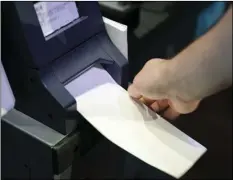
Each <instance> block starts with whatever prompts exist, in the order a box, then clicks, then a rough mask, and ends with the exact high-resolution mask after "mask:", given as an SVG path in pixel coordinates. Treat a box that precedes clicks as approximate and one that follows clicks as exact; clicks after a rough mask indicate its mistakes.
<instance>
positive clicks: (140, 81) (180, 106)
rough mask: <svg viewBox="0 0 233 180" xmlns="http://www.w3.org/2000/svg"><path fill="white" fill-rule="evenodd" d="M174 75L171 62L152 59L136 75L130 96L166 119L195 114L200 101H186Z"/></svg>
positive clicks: (129, 90) (130, 89)
mask: <svg viewBox="0 0 233 180" xmlns="http://www.w3.org/2000/svg"><path fill="white" fill-rule="evenodd" d="M176 81H177V80H176V76H174V74H173V73H172V66H171V61H167V60H163V59H152V60H150V61H148V62H147V63H146V64H145V66H144V67H143V68H142V70H141V71H140V72H139V73H138V74H137V75H136V77H135V78H134V80H133V83H132V84H131V85H130V86H129V88H128V92H129V95H130V96H132V97H133V98H136V99H139V100H141V101H142V102H143V103H145V104H146V105H147V106H148V107H150V108H151V109H152V110H154V111H155V112H157V113H159V114H160V115H161V116H163V117H164V118H166V119H169V120H173V119H176V118H177V117H178V116H179V115H180V114H187V113H191V112H193V111H194V110H195V109H196V108H197V107H198V105H199V102H200V101H198V100H197V101H185V100H184V98H183V97H182V90H180V89H179V86H178V85H177V83H176Z"/></svg>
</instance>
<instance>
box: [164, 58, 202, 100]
mask: <svg viewBox="0 0 233 180" xmlns="http://www.w3.org/2000/svg"><path fill="white" fill-rule="evenodd" d="M185 67H186V68H185ZM164 71H166V81H167V90H168V95H169V97H170V98H176V99H179V100H181V101H183V102H187V103H188V102H193V101H200V98H198V96H197V94H196V92H198V90H197V89H196V88H194V87H193V86H194V84H192V81H191V79H189V77H191V76H190V71H191V69H189V68H188V67H187V64H186V63H185V61H182V60H181V59H180V57H174V58H172V59H170V60H168V63H167V65H166V70H164Z"/></svg>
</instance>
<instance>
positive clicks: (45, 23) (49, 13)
mask: <svg viewBox="0 0 233 180" xmlns="http://www.w3.org/2000/svg"><path fill="white" fill-rule="evenodd" d="M34 8H35V10H36V14H37V17H38V20H39V23H40V26H41V29H42V32H43V34H44V36H45V37H46V36H48V35H51V34H52V33H54V32H55V31H57V30H59V29H61V28H62V27H64V26H66V25H68V24H70V23H71V22H73V21H74V20H76V19H78V18H79V13H78V9H77V6H76V3H75V2H37V3H35V4H34Z"/></svg>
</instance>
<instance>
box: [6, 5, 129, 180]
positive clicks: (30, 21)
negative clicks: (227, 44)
mask: <svg viewBox="0 0 233 180" xmlns="http://www.w3.org/2000/svg"><path fill="white" fill-rule="evenodd" d="M104 20H106V19H104ZM104 20H103V17H102V15H101V13H100V10H99V6H98V3H97V2H4V3H2V44H4V46H2V57H3V58H2V63H3V65H4V68H5V71H6V74H7V77H8V80H9V83H10V86H11V89H12V95H13V97H14V98H15V99H16V101H15V104H14V109H13V110H10V111H9V112H8V113H7V114H6V115H5V116H3V118H2V119H3V121H2V127H4V129H3V132H5V135H7V134H9V132H11V133H10V134H12V136H10V137H7V138H6V137H5V140H4V142H5V144H4V151H3V152H4V153H5V161H4V164H5V169H4V173H5V177H7V178H14V177H15V176H14V175H16V174H17V177H22V178H25V177H27V176H28V177H29V176H30V178H33V177H35V178H38V177H42V178H45V177H46V178H51V176H53V177H54V178H61V177H63V176H64V177H63V178H66V179H67V178H68V176H65V175H64V174H68V175H69V172H70V171H71V169H70V168H71V165H72V161H73V159H74V155H75V154H79V153H85V152H86V151H87V150H88V148H91V147H92V146H93V144H95V143H96V142H97V141H98V138H99V137H100V135H99V133H98V132H97V131H96V130H94V128H92V127H91V126H90V125H89V124H88V123H87V122H86V121H85V119H84V118H83V117H82V116H81V115H80V114H79V113H78V112H77V111H76V101H75V98H74V97H76V96H78V95H81V94H83V93H85V92H86V91H88V90H90V89H91V88H94V87H95V86H98V85H101V84H102V83H106V82H107V81H111V80H113V81H114V83H115V82H116V83H118V84H119V85H121V86H122V87H124V88H127V85H128V77H127V64H128V62H127V59H126V57H125V56H124V55H123V54H124V52H125V51H124V50H123V51H124V52H123V53H122V51H119V50H118V48H116V46H115V45H114V44H113V42H112V40H110V38H109V36H108V34H107V31H106V28H105V26H106V22H105V24H104ZM108 21H109V20H108ZM108 28H109V27H107V29H108ZM115 31H116V30H114V31H112V33H111V36H114V34H113V33H114V32H115ZM115 38H116V37H115ZM5 71H4V72H5ZM5 102H6V101H5ZM10 109H11V108H10ZM7 139H9V141H7ZM28 146H30V147H31V148H29V147H28ZM16 148H17V149H18V151H19V152H18V155H17V154H15V153H14V152H15V149H16ZM35 153H37V155H35ZM38 153H39V154H38ZM12 154H15V156H12V159H9V157H11V155H12ZM13 159H15V160H16V162H17V163H15V165H14V163H12V162H14V160H13ZM7 162H8V163H7ZM12 172H15V173H12Z"/></svg>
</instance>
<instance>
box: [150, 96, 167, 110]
mask: <svg viewBox="0 0 233 180" xmlns="http://www.w3.org/2000/svg"><path fill="white" fill-rule="evenodd" d="M168 106H169V105H168V100H166V99H163V100H158V101H155V102H154V103H153V104H151V106H150V107H151V109H153V110H154V111H155V112H160V111H164V110H165V109H166V108H168Z"/></svg>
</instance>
